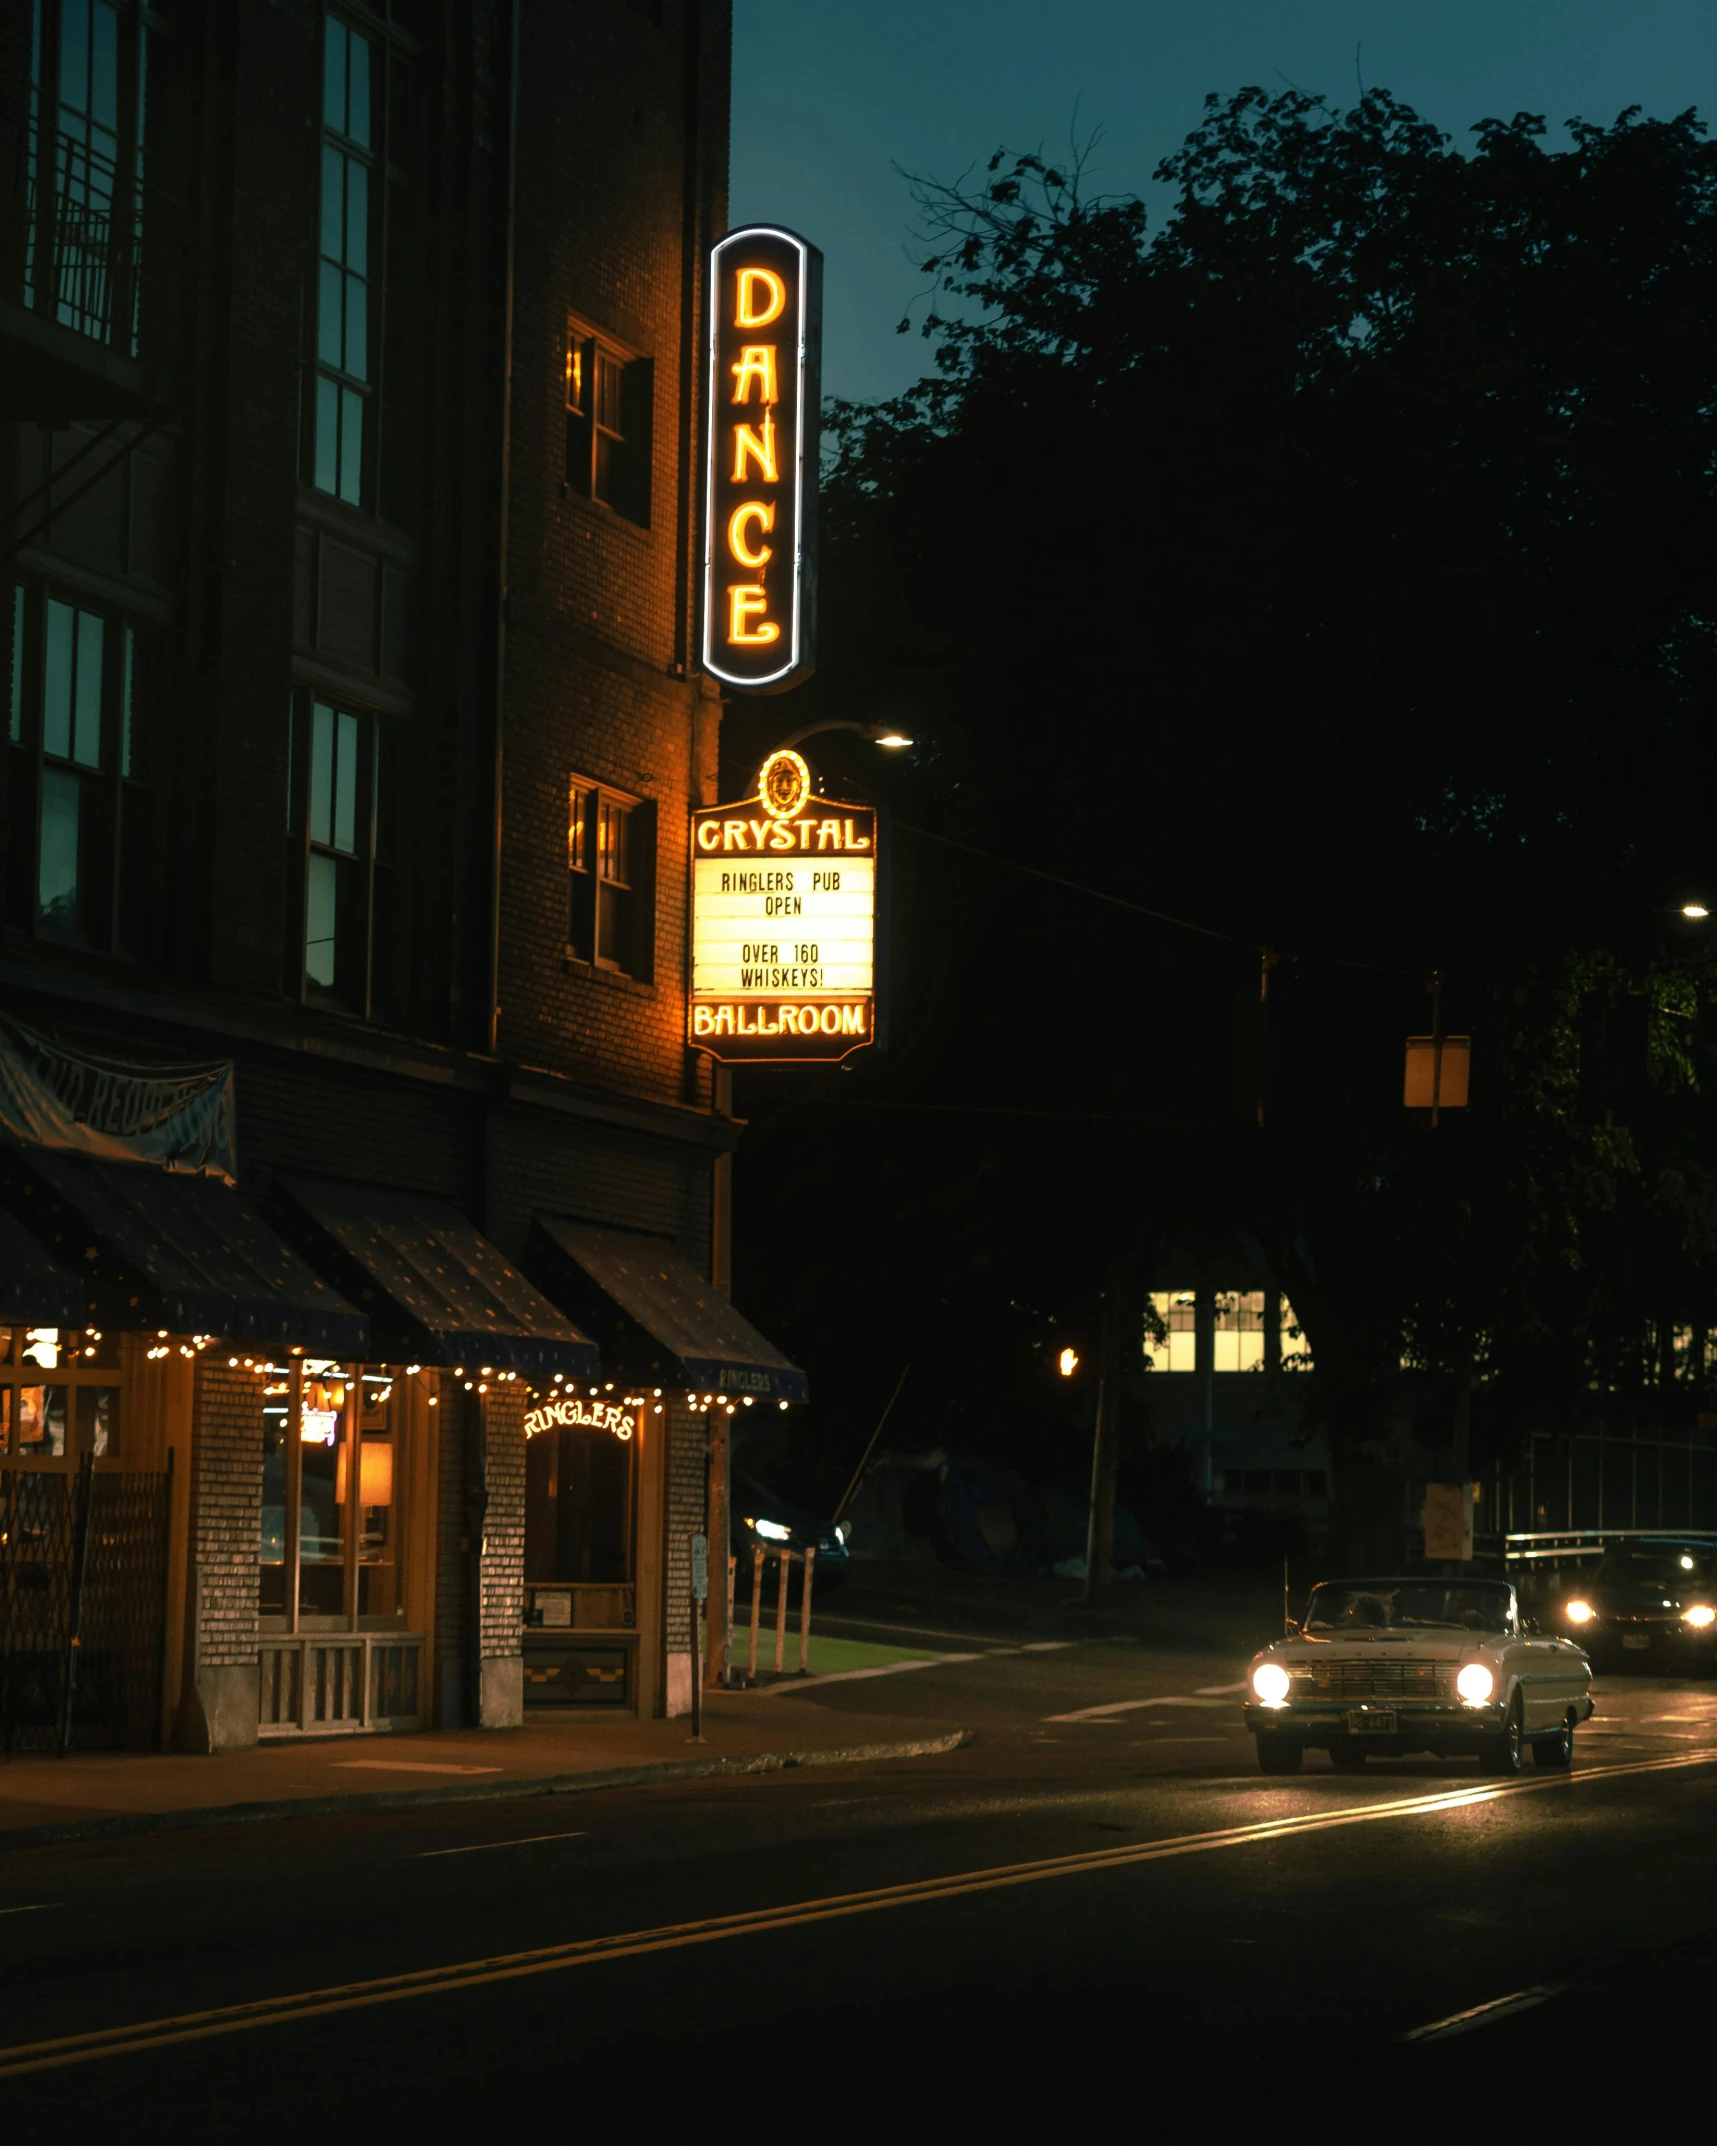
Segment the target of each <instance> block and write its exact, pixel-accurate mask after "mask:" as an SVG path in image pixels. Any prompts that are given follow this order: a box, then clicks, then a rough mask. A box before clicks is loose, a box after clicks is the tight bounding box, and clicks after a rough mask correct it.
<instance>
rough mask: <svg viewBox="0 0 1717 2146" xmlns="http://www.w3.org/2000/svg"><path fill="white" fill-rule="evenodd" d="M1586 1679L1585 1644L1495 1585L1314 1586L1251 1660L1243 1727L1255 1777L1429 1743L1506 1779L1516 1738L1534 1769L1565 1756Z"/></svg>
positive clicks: (1560, 1762)
mask: <svg viewBox="0 0 1717 2146" xmlns="http://www.w3.org/2000/svg"><path fill="white" fill-rule="evenodd" d="M1591 1682H1592V1665H1591V1663H1590V1662H1589V1661H1588V1660H1587V1658H1586V1654H1585V1651H1584V1649H1583V1648H1581V1647H1579V1646H1577V1645H1576V1644H1575V1643H1574V1642H1573V1641H1572V1640H1569V1639H1563V1638H1560V1637H1556V1636H1552V1635H1548V1634H1546V1633H1543V1632H1541V1631H1539V1629H1538V1628H1537V1626H1536V1625H1535V1624H1533V1623H1531V1622H1529V1621H1525V1620H1523V1619H1522V1617H1521V1614H1520V1603H1519V1599H1518V1597H1517V1596H1516V1594H1515V1591H1514V1589H1513V1587H1512V1586H1510V1585H1509V1584H1508V1582H1507V1581H1505V1580H1465V1579H1463V1580H1440V1579H1375V1580H1372V1579H1359V1580H1326V1581H1324V1582H1323V1583H1322V1584H1321V1585H1319V1586H1317V1587H1314V1588H1313V1589H1312V1593H1311V1599H1310V1601H1309V1602H1308V1603H1307V1605H1306V1614H1305V1617H1304V1619H1303V1620H1302V1621H1301V1623H1299V1624H1298V1625H1290V1627H1289V1630H1288V1635H1287V1637H1286V1638H1283V1639H1280V1640H1278V1641H1276V1643H1275V1644H1274V1645H1273V1646H1269V1647H1266V1648H1265V1649H1264V1650H1263V1652H1262V1653H1260V1654H1257V1655H1255V1656H1254V1657H1253V1659H1252V1662H1251V1665H1250V1666H1249V1668H1248V1669H1247V1672H1246V1701H1245V1707H1246V1726H1247V1727H1248V1728H1249V1729H1250V1730H1251V1731H1252V1733H1253V1735H1254V1736H1255V1737H1256V1739H1257V1743H1258V1764H1259V1766H1260V1767H1261V1768H1262V1769H1263V1771H1264V1772H1265V1773H1298V1772H1299V1770H1300V1766H1301V1763H1302V1761H1303V1760H1304V1758H1305V1755H1306V1753H1307V1752H1308V1751H1320V1750H1321V1751H1327V1752H1328V1753H1329V1755H1330V1759H1331V1762H1332V1763H1333V1764H1334V1765H1335V1766H1336V1767H1338V1768H1340V1769H1341V1770H1343V1771H1357V1770H1358V1769H1359V1768H1361V1767H1363V1766H1364V1764H1365V1762H1366V1760H1367V1759H1368V1758H1374V1757H1375V1758H1382V1757H1399V1756H1400V1755H1401V1754H1403V1753H1405V1752H1412V1751H1430V1752H1435V1753H1437V1754H1438V1755H1440V1756H1454V1755H1458V1754H1470V1755H1472V1756H1475V1757H1477V1759H1478V1761H1479V1764H1480V1767H1481V1769H1482V1770H1483V1771H1484V1772H1486V1773H1494V1774H1513V1773H1518V1772H1519V1771H1520V1767H1521V1761H1522V1756H1523V1754H1524V1752H1525V1749H1526V1746H1527V1745H1528V1744H1530V1745H1531V1746H1532V1756H1533V1758H1534V1760H1535V1761H1536V1762H1537V1763H1538V1764H1539V1765H1540V1766H1567V1765H1569V1764H1571V1763H1572V1761H1573V1757H1574V1731H1575V1728H1576V1727H1577V1725H1578V1724H1579V1723H1580V1722H1582V1721H1589V1720H1590V1719H1591V1718H1592V1714H1593V1711H1594V1708H1593V1705H1592V1695H1591Z"/></svg>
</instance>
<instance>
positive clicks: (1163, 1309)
mask: <svg viewBox="0 0 1717 2146" xmlns="http://www.w3.org/2000/svg"><path fill="white" fill-rule="evenodd" d="M1151 1309H1152V1310H1153V1312H1154V1313H1155V1315H1156V1320H1157V1323H1158V1325H1159V1326H1160V1327H1161V1328H1162V1329H1164V1330H1165V1331H1166V1333H1167V1337H1168V1338H1167V1339H1166V1340H1164V1341H1158V1340H1157V1339H1156V1337H1155V1336H1154V1335H1153V1334H1152V1333H1150V1332H1148V1331H1147V1333H1146V1335H1145V1363H1146V1368H1147V1369H1149V1370H1152V1371H1196V1370H1197V1369H1198V1320H1197V1300H1196V1295H1195V1292H1194V1291H1192V1290H1190V1289H1153V1290H1152V1291H1151Z"/></svg>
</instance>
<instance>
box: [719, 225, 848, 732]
mask: <svg viewBox="0 0 1717 2146" xmlns="http://www.w3.org/2000/svg"><path fill="white" fill-rule="evenodd" d="M758 238H768V239H778V240H780V241H782V242H783V243H784V244H786V245H788V246H791V247H792V248H793V249H794V251H795V252H796V253H797V255H798V257H799V328H798V375H797V378H798V400H797V403H796V404H795V411H796V420H797V421H796V425H795V437H794V442H793V460H794V468H793V601H792V609H791V620H792V623H791V633H790V641H789V649H788V656H787V661H786V662H785V663H783V664H782V665H781V667H780V668H779V669H778V670H773V671H770V672H768V673H767V674H766V675H765V676H763V677H761V678H742V677H739V676H737V675H736V674H735V673H734V672H732V671H729V670H724V669H723V668H722V666H721V663H720V662H719V661H718V660H717V657H716V653H715V620H716V615H717V605H716V600H715V597H716V590H715V551H716V527H715V465H716V448H717V431H718V424H717V419H718V408H717V403H716V367H717V365H718V363H719V361H720V357H721V330H722V320H721V305H720V293H721V270H722V259H723V256H724V255H725V253H726V252H727V250H728V249H729V248H730V247H735V246H740V245H742V244H743V243H744V242H745V241H746V240H748V239H758ZM821 259H822V256H821V255H820V254H819V253H818V251H817V249H816V247H814V246H813V245H812V244H811V243H810V241H809V240H808V239H803V238H801V237H800V236H799V234H798V232H797V231H789V230H788V229H787V228H786V227H785V226H784V225H782V224H746V225H744V226H742V228H741V229H739V230H737V231H729V232H728V233H727V235H726V236H725V237H724V238H719V239H717V241H716V242H715V244H714V245H713V246H712V247H711V248H710V256H709V292H708V304H709V380H708V384H707V386H706V388H705V393H704V431H705V439H704V534H703V667H704V669H705V670H706V671H707V672H708V673H709V675H710V677H712V678H718V679H720V681H721V683H722V684H723V685H725V686H731V687H732V688H733V689H734V690H735V691H736V692H740V693H773V692H780V691H782V690H783V689H784V688H785V687H787V686H789V685H791V684H793V683H794V682H795V680H797V679H799V678H802V677H804V676H806V675H808V673H809V671H810V669H811V658H812V653H813V651H812V649H811V647H810V641H811V636H810V634H809V633H808V632H807V630H806V629H807V620H806V616H805V612H806V601H805V584H806V580H807V578H808V576H809V573H810V571H811V564H812V562H811V546H812V540H813V531H812V529H811V527H810V525H809V522H808V520H807V517H806V490H805V464H806V461H807V460H808V459H809V452H808V451H809V449H810V448H811V445H812V442H813V441H814V440H815V438H816V424H817V417H818V413H817V412H816V411H815V410H810V409H807V407H806V379H807V373H808V371H809V370H810V367H809V363H808V360H809V351H810V345H809V330H810V304H811V279H812V275H813V272H814V264H818V263H820V261H821ZM819 310H820V308H819ZM820 326H821V324H820V322H819V332H820ZM813 497H814V495H813Z"/></svg>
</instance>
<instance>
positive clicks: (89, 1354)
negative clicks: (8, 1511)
mask: <svg viewBox="0 0 1717 2146" xmlns="http://www.w3.org/2000/svg"><path fill="white" fill-rule="evenodd" d="M115 1364H116V1351H115V1348H114V1345H113V1343H112V1342H111V1341H107V1340H104V1339H103V1338H102V1337H101V1336H100V1335H96V1334H89V1333H79V1332H77V1331H75V1330H71V1329H66V1328H61V1327H57V1326H31V1327H16V1326H14V1327H0V1469H23V1468H28V1467H31V1466H34V1467H37V1468H43V1469H47V1470H50V1471H52V1470H69V1469H72V1468H75V1467H76V1466H77V1465H78V1463H79V1462H80V1461H81V1460H83V1459H84V1458H86V1457H87V1458H89V1459H91V1460H97V1461H105V1460H113V1459H117V1458H118V1456H119V1450H120V1447H119V1428H120V1398H121V1392H120V1386H119V1384H118V1374H117V1371H116V1369H115ZM5 1496H6V1492H5V1488H4V1480H3V1478H0V1504H3V1503H4V1500H5Z"/></svg>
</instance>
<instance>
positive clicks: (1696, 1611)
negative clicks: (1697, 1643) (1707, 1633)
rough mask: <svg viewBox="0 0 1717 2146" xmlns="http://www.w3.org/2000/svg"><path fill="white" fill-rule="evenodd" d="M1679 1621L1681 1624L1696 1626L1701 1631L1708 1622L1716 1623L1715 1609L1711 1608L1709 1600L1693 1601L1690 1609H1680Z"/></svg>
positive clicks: (1716, 1613) (1716, 1610) (1716, 1612)
mask: <svg viewBox="0 0 1717 2146" xmlns="http://www.w3.org/2000/svg"><path fill="white" fill-rule="evenodd" d="M1681 1621H1682V1623H1683V1624H1691V1625H1694V1626H1696V1627H1697V1628H1698V1629H1699V1630H1700V1631H1701V1632H1702V1631H1704V1629H1705V1627H1706V1626H1707V1625H1708V1624H1713V1623H1717V1609H1713V1608H1712V1607H1711V1605H1710V1603H1709V1602H1695V1603H1694V1605H1693V1607H1692V1608H1691V1609H1684V1610H1683V1611H1682V1613H1681Z"/></svg>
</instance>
